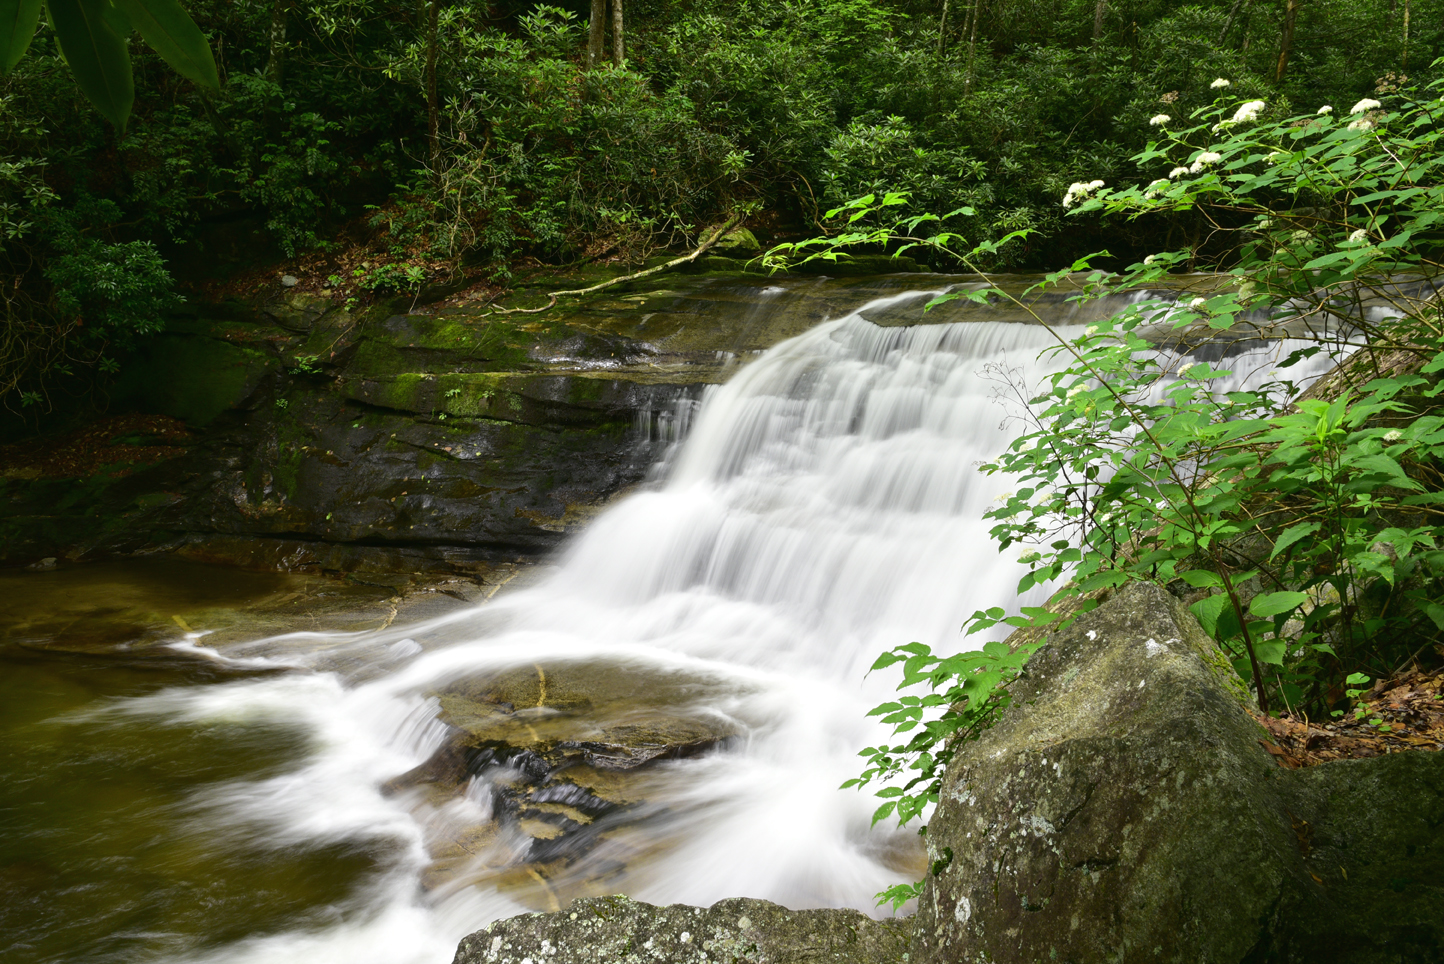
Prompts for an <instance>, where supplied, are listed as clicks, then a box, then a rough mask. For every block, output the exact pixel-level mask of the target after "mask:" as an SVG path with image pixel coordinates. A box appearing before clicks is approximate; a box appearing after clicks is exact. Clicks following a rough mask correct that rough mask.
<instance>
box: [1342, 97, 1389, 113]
mask: <svg viewBox="0 0 1444 964" xmlns="http://www.w3.org/2000/svg"><path fill="white" fill-rule="evenodd" d="M1383 106H1384V105H1383V104H1381V103H1379V102H1378V101H1377V100H1375V99H1374V98H1372V97H1365V98H1364V99H1363V100H1361V101H1359V102H1358V103H1357V104H1355V105H1354V106H1353V107H1350V108H1349V113H1350V114H1362V113H1364V111H1366V110H1378V109H1379V108H1380V107H1383Z"/></svg>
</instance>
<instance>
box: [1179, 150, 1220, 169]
mask: <svg viewBox="0 0 1444 964" xmlns="http://www.w3.org/2000/svg"><path fill="white" fill-rule="evenodd" d="M1221 160H1223V155H1222V154H1220V153H1218V152H1217V151H1204V152H1203V153H1202V154H1200V155H1198V156H1197V157H1195V158H1194V159H1193V163H1192V164H1190V165H1189V166H1188V173H1189V174H1198V173H1200V172H1202V171H1203V169H1204V168H1206V167H1212V166H1213V165H1215V164H1217V163H1218V162H1219V161H1221Z"/></svg>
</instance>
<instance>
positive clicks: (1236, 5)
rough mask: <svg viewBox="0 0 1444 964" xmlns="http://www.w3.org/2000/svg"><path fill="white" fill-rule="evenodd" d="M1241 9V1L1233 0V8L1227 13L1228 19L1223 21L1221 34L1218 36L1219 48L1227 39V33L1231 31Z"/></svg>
mask: <svg viewBox="0 0 1444 964" xmlns="http://www.w3.org/2000/svg"><path fill="white" fill-rule="evenodd" d="M1242 9H1243V0H1233V6H1232V7H1230V8H1229V11H1228V19H1227V20H1225V21H1224V24H1223V33H1221V34H1219V35H1218V45H1219V46H1220V47H1222V46H1223V42H1224V41H1225V40H1227V39H1228V33H1229V31H1230V30H1232V29H1233V22H1234V19H1235V18H1237V17H1238V12H1239V11H1240V10H1242Z"/></svg>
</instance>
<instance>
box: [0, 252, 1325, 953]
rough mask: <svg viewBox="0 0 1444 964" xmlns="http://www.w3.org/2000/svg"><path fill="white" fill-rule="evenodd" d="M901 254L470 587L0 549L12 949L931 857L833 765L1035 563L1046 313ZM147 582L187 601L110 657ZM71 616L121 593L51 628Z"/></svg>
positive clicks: (658, 891) (203, 948)
mask: <svg viewBox="0 0 1444 964" xmlns="http://www.w3.org/2000/svg"><path fill="white" fill-rule="evenodd" d="M911 283H915V284H916V285H917V286H918V290H902V291H899V292H898V293H896V294H891V295H888V296H887V297H883V298H880V299H877V300H874V301H872V302H870V303H869V304H867V305H865V306H863V307H862V308H860V309H858V310H857V311H854V312H852V313H850V314H847V315H846V316H844V317H839V318H834V319H832V320H829V321H825V322H823V323H821V324H818V325H816V326H815V327H813V328H811V329H810V330H808V331H807V332H805V333H804V334H801V335H800V336H797V337H795V338H792V339H790V340H787V341H784V342H782V343H781V344H778V345H777V346H775V347H773V348H771V349H769V350H768V351H766V352H765V353H763V354H761V355H760V356H759V357H757V358H755V359H753V360H751V361H749V362H747V363H746V364H744V365H742V366H741V367H740V368H739V369H738V370H737V371H736V373H735V374H734V375H733V376H732V377H731V378H730V379H729V380H728V381H727V382H726V383H725V384H724V385H721V386H717V387H714V388H711V389H709V390H708V391H707V392H706V393H705V395H704V396H703V397H702V400H701V402H700V405H696V406H695V410H692V408H688V409H687V410H686V411H678V412H676V413H672V416H671V417H670V421H669V423H670V424H673V425H677V426H686V431H685V432H684V433H683V432H679V433H678V434H679V435H680V436H681V438H680V441H677V442H675V443H674V444H673V445H672V447H671V448H670V449H668V450H667V451H666V453H665V454H664V455H663V456H662V459H661V461H660V462H659V463H658V465H657V466H656V468H655V469H654V472H653V480H652V482H651V483H650V484H648V485H646V486H643V487H642V488H641V489H640V490H638V491H636V492H634V493H633V494H631V495H629V496H627V497H625V498H623V499H621V500H619V501H618V502H616V503H615V504H614V505H612V506H611V507H610V508H608V509H607V510H606V511H605V512H603V513H602V514H601V515H600V516H598V517H597V518H596V519H595V521H593V522H592V523H591V524H590V526H589V527H588V528H586V529H585V530H584V531H582V532H581V533H580V534H579V535H578V536H577V537H575V538H573V539H572V540H571V541H570V542H569V543H568V545H567V547H566V548H565V550H564V552H563V553H562V554H561V555H560V557H559V558H557V559H555V560H553V561H554V563H555V565H554V566H553V567H551V568H549V569H548V570H547V571H546V573H545V575H544V576H542V577H541V578H537V579H535V580H533V581H532V584H531V585H528V586H525V587H522V588H517V589H515V590H514V591H510V592H507V593H503V594H499V595H498V596H497V597H496V598H494V599H492V600H490V601H487V602H484V603H482V604H480V605H471V604H466V605H462V604H457V605H451V606H448V607H443V608H444V609H445V611H442V612H439V614H437V615H434V616H432V618H429V619H426V620H424V621H420V622H415V621H411V622H408V621H406V620H404V619H398V620H396V621H395V622H394V623H393V624H392V625H390V626H388V627H387V628H385V629H383V630H379V631H378V630H374V629H364V628H355V629H351V630H336V629H334V628H332V629H326V630H316V629H313V628H311V627H310V626H309V625H306V624H294V625H287V624H286V623H285V620H280V621H279V622H277V624H276V625H275V626H274V628H273V629H271V630H268V631H267V632H266V633H265V634H264V637H263V638H259V639H257V638H251V639H246V640H244V641H240V640H237V639H236V638H235V636H234V634H232V635H231V636H228V637H226V639H225V642H224V643H222V642H220V641H219V639H220V637H218V636H214V635H211V634H208V632H207V629H208V626H209V624H208V623H207V622H206V621H205V619H203V618H201V617H197V616H192V617H189V618H187V617H186V616H184V615H181V613H182V612H192V611H210V612H213V613H214V612H221V611H223V610H225V607H226V606H228V605H238V604H239V603H240V602H241V601H243V600H254V599H256V598H259V597H270V598H288V597H287V596H286V594H287V593H293V594H294V593H302V592H307V591H314V590H315V587H314V586H312V587H310V588H309V589H308V587H307V586H306V585H303V583H304V582H305V580H302V579H301V578H300V577H297V576H287V575H262V574H252V573H235V572H230V571H224V570H211V569H207V568H206V567H203V566H196V565H192V566H186V565H184V564H180V563H175V564H169V563H160V562H147V563H144V564H142V563H134V564H132V563H127V564H125V565H123V566H122V565H119V564H111V565H110V566H108V567H76V568H74V569H72V570H69V571H62V572H56V573H5V574H0V594H3V595H0V598H4V599H6V600H7V601H6V602H5V603H4V604H3V605H4V606H5V609H4V610H0V612H3V615H4V617H5V619H6V620H7V622H6V623H5V625H6V626H8V627H9V629H8V630H7V632H8V636H7V637H6V639H7V641H6V642H5V644H4V646H3V647H0V659H3V661H4V671H3V673H0V687H3V690H4V692H3V698H0V734H3V739H0V959H3V960H5V961H7V962H17V964H22V962H23V964H30V962H37V964H38V962H61V961H64V962H67V964H80V962H121V961H125V962H149V961H165V962H195V964H201V962H205V964H281V962H298V964H299V962H307V964H318V962H320V964H330V962H335V964H340V962H343V961H344V962H346V964H412V962H415V964H445V962H448V961H450V960H451V957H452V955H453V953H454V951H455V947H456V943H457V941H458V939H459V938H461V937H462V936H464V935H465V934H467V933H469V932H471V931H472V930H475V929H476V928H478V927H479V926H481V925H483V924H485V923H486V922H488V921H490V920H494V919H497V918H501V917H505V916H510V915H513V914H517V913H522V912H526V911H532V910H553V909H560V908H562V907H564V906H565V905H566V904H567V903H568V902H569V901H570V900H571V899H572V898H573V897H576V896H583V895H590V894H598V893H617V892H622V893H627V894H630V895H631V896H633V897H636V898H638V899H641V900H646V901H651V902H654V903H675V902H684V903H691V904H702V905H705V904H710V903H712V902H714V901H716V900H719V899H721V898H724V897H735V896H749V897H758V898H765V899H768V900H773V901H777V902H779V903H782V904H785V905H788V906H791V907H799V908H800V907H818V906H850V907H856V908H859V909H862V910H864V911H867V912H869V913H874V914H879V915H880V914H883V913H885V912H884V911H882V910H879V909H877V908H875V907H874V903H875V901H874V897H873V895H874V894H875V893H876V892H877V891H879V890H881V889H883V888H884V887H887V886H889V885H891V884H894V883H898V882H901V881H904V880H911V879H916V878H917V877H919V876H921V874H922V872H923V869H924V864H923V862H924V856H923V853H922V849H921V846H920V843H919V839H918V837H917V836H916V834H915V833H914V832H913V831H912V829H908V830H905V831H899V830H897V829H895V828H890V827H888V826H887V825H885V824H879V825H878V826H877V827H871V826H870V819H871V814H872V811H873V809H874V806H875V803H876V801H875V800H874V798H873V797H872V796H871V795H870V794H868V793H859V792H857V791H840V790H838V786H839V784H841V783H842V782H843V781H844V780H846V779H848V778H849V777H852V776H855V775H856V773H857V772H858V770H859V758H858V756H857V753H858V750H860V749H861V748H862V747H864V746H867V745H870V744H872V743H875V742H877V741H878V740H880V739H882V738H883V737H884V736H885V735H886V730H885V729H884V728H882V727H880V726H879V725H878V724H877V723H876V721H875V720H873V719H870V718H868V717H867V715H866V713H867V710H868V709H869V708H870V707H872V706H874V705H876V704H877V703H879V702H882V701H883V700H885V699H887V698H888V697H889V695H890V692H891V688H892V685H893V677H892V675H890V674H889V673H887V672H882V673H878V674H875V675H872V676H869V675H868V672H867V671H868V668H869V667H870V666H871V664H872V662H873V661H874V660H875V659H876V657H877V656H878V654H879V653H880V652H882V651H884V650H886V649H889V648H891V647H893V646H895V645H898V644H900V643H905V642H908V641H911V640H918V641H922V642H925V643H927V644H929V645H930V646H932V647H934V648H935V649H938V650H944V651H955V650H957V649H960V648H964V647H968V646H972V645H978V644H979V643H980V638H979V637H973V638H971V639H964V638H963V637H962V636H961V635H960V633H959V626H960V625H961V624H962V622H963V621H964V619H965V618H966V617H967V616H968V615H970V614H971V613H972V612H973V611H975V610H977V609H979V608H986V607H988V606H992V605H999V604H1004V603H1006V602H1007V601H1008V600H1012V599H1015V598H1016V592H1015V587H1016V584H1017V581H1018V578H1019V576H1020V575H1021V573H1022V571H1023V567H1022V566H1020V565H1019V564H1018V563H1016V561H1015V560H1014V558H1013V556H1015V555H1016V553H1011V554H1004V555H1001V556H1000V555H999V554H998V552H997V550H996V548H995V546H994V545H993V543H991V542H990V541H989V539H988V537H987V532H988V529H989V523H987V522H985V521H984V520H983V519H982V514H983V512H984V511H986V509H987V507H988V506H989V504H990V503H992V502H993V500H995V499H996V498H997V497H998V496H999V495H1000V494H1001V492H1002V491H1003V490H1004V489H1006V488H1007V486H1008V482H1007V480H1006V479H999V478H989V477H986V476H984V475H982V474H980V473H979V472H978V471H977V465H978V464H979V463H980V462H982V461H985V460H987V459H989V458H991V457H992V456H994V455H996V454H997V453H998V452H999V451H1000V450H1001V449H1002V447H1003V446H1004V445H1005V444H1006V442H1007V441H1008V439H1009V438H1010V437H1011V434H1010V432H1009V431H1008V430H1007V428H1006V426H1005V425H1004V424H1003V422H1004V420H1005V417H1006V415H1007V411H1006V410H1005V409H1004V408H1003V407H1001V405H1000V404H999V403H998V402H997V401H996V398H995V396H996V395H997V393H998V390H999V389H1000V387H1001V383H1000V380H999V379H1000V374H999V373H1000V372H1001V371H1004V370H1007V371H1010V372H1011V373H1012V375H1011V377H1012V378H1014V379H1021V380H1022V381H1024V382H1026V383H1027V384H1029V385H1033V384H1036V383H1037V381H1038V380H1039V379H1040V378H1042V377H1043V376H1044V375H1045V374H1046V370H1047V363H1046V362H1045V361H1040V360H1039V355H1040V352H1042V351H1043V350H1044V349H1046V348H1047V347H1049V346H1050V344H1052V337H1051V336H1050V335H1049V333H1048V332H1047V331H1046V330H1045V329H1044V328H1042V327H1041V326H1036V325H1030V324H1023V323H1018V322H1016V321H1011V320H1009V321H997V320H987V319H986V317H984V316H979V317H977V318H976V319H975V320H966V321H958V322H952V323H940V324H939V323H933V324H915V325H911V326H899V325H898V324H897V323H896V319H897V318H898V317H899V316H900V315H906V316H907V317H909V318H917V317H920V314H919V313H918V309H919V308H920V306H921V304H922V302H923V300H924V299H926V298H927V297H928V296H929V295H930V294H932V293H934V291H935V290H936V286H937V285H938V284H939V282H938V280H937V278H936V276H921V277H918V278H916V279H912V282H911ZM924 286H931V288H930V290H922V289H923V287H924ZM775 297H776V292H775V291H774V290H773V289H763V288H762V287H761V286H760V285H759V292H758V308H757V310H759V311H765V310H766V308H767V304H768V303H769V299H775ZM870 316H871V318H873V319H875V320H879V321H883V322H884V324H875V323H874V321H873V320H869V318H870ZM1079 322H1080V319H1078V318H1069V317H1067V316H1062V317H1060V319H1059V322H1058V323H1059V324H1060V326H1061V330H1062V332H1063V333H1064V334H1065V335H1067V334H1077V332H1078V330H1079V327H1080V325H1079V324H1078V323H1079ZM1291 347H1292V345H1291V343H1289V342H1283V343H1280V345H1279V347H1278V348H1276V349H1275V350H1274V351H1272V352H1268V353H1264V352H1257V353H1247V354H1244V355H1241V356H1237V358H1236V359H1235V362H1236V363H1235V365H1234V367H1235V371H1236V375H1235V377H1236V378H1238V379H1240V380H1242V379H1245V378H1247V377H1248V375H1249V374H1250V373H1252V372H1255V371H1259V370H1263V369H1267V368H1269V367H1271V366H1272V365H1273V364H1274V359H1275V358H1276V357H1278V356H1280V355H1282V354H1287V352H1288V351H1289V350H1290V348H1291ZM1311 364H1314V365H1315V369H1314V370H1313V371H1312V373H1313V374H1317V369H1318V367H1319V364H1320V363H1311ZM678 404H679V405H682V406H692V405H694V404H695V403H692V402H689V401H687V400H685V399H683V400H679V402H678ZM337 592H339V593H340V595H339V596H338V597H337V598H336V599H335V600H333V608H334V609H335V610H336V611H344V610H346V609H347V607H348V606H349V607H360V606H363V605H365V606H371V605H374V604H375V600H374V599H373V598H372V597H369V596H366V595H365V593H364V592H362V591H359V590H358V591H357V593H358V594H357V595H356V596H355V597H354V598H352V597H348V596H346V595H345V592H342V591H340V590H337ZM1038 593H1039V591H1038V590H1034V591H1033V593H1032V597H1031V598H1028V599H1025V600H1023V602H1025V603H1037V602H1039V601H1041V600H1040V598H1039V596H1038ZM138 606H139V607H142V608H146V607H148V608H147V611H148V612H149V611H153V612H155V613H160V614H161V618H162V619H172V622H173V626H172V628H170V629H168V630H165V631H158V630H154V629H151V630H148V631H147V632H149V633H150V634H151V635H150V636H149V637H147V640H148V645H149V646H150V648H149V649H146V651H145V654H144V658H142V655H139V654H138V655H136V656H135V658H133V659H131V658H117V653H120V655H121V656H124V652H123V651H124V650H126V648H127V647H129V646H133V645H136V644H135V633H133V632H130V633H128V631H127V630H126V629H125V628H124V627H125V626H127V625H128V624H127V623H126V621H125V619H124V618H120V617H123V616H124V613H125V611H126V607H131V608H134V607H138ZM207 607H209V609H207ZM62 611H63V612H64V613H69V615H68V616H66V617H65V618H64V619H61V618H60V616H59V615H56V614H57V613H62ZM37 613H39V614H41V615H43V616H44V617H45V618H44V619H41V618H40V617H39V616H37V615H36V614H37ZM117 613H119V614H120V617H117V616H116V614H117ZM173 613H174V614H176V615H174V617H172V615H171V614H173ZM62 614H63V613H62ZM101 617H104V618H101ZM105 619H110V622H105ZM27 620H28V621H29V622H27ZM46 620H49V621H48V622H47V621H46ZM77 624H78V625H80V626H82V627H84V626H86V625H96V626H99V625H101V624H104V625H106V626H113V627H120V628H118V629H115V630H114V631H113V632H112V633H111V634H110V635H105V634H101V636H99V637H94V638H92V639H91V641H90V642H89V643H87V644H86V645H75V646H68V647H61V648H60V649H56V648H55V647H49V648H47V647H46V646H42V645H39V642H45V641H46V640H50V641H52V642H53V640H54V638H57V637H56V634H63V633H66V632H71V633H73V632H75V628H74V627H75V626H76V625H77ZM152 625H153V623H152ZM17 626H22V629H16V628H15V627H17ZM23 626H31V629H30V630H23ZM47 626H48V627H49V628H45V627H47ZM36 627H38V628H36ZM27 632H29V633H30V635H29V636H27V635H26V633H27ZM157 633H159V635H157ZM47 634H49V635H47ZM37 641H39V642H37ZM32 644H34V645H32ZM158 653H161V654H164V655H161V656H159V657H158V656H157V654H158ZM638 747H642V748H643V749H642V750H638V749H637V748H638ZM647 747H666V748H668V750H667V752H666V753H661V752H660V751H655V755H653V756H647V753H652V752H654V751H652V750H646V749H645V748H647ZM548 754H550V755H548ZM639 754H640V755H639Z"/></svg>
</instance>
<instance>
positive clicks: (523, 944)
mask: <svg viewBox="0 0 1444 964" xmlns="http://www.w3.org/2000/svg"><path fill="white" fill-rule="evenodd" d="M908 946H909V939H908V935H907V927H906V922H898V921H875V920H872V919H871V918H868V917H865V916H864V915H862V914H860V913H858V912H857V911H855V910H802V911H792V910H788V909H787V908H785V907H780V906H778V905H777V904H773V903H769V902H767V901H765V900H749V899H746V898H736V899H732V900H723V901H719V902H718V903H716V904H713V905H712V906H711V907H707V908H702V907H688V906H685V905H681V904H676V905H673V906H670V907H654V906H652V905H651V904H643V903H640V902H638V901H634V900H629V899H627V898H625V897H593V898H589V899H586V900H578V901H575V902H573V903H572V905H571V906H570V907H569V908H568V909H567V910H566V911H563V912H561V913H557V914H528V915H526V916H523V917H513V918H511V919H509V920H503V921H497V922H496V923H494V924H490V925H488V926H487V927H484V928H482V929H481V930H479V931H477V932H476V933H474V934H472V935H470V936H468V937H466V938H464V939H463V940H462V941H461V944H460V946H459V947H458V948H457V951H456V958H455V961H454V962H453V964H524V962H528V961H530V962H533V964H541V962H547V964H659V962H666V964H711V962H718V964H744V962H745V964H899V962H902V961H906V960H907V959H908Z"/></svg>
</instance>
